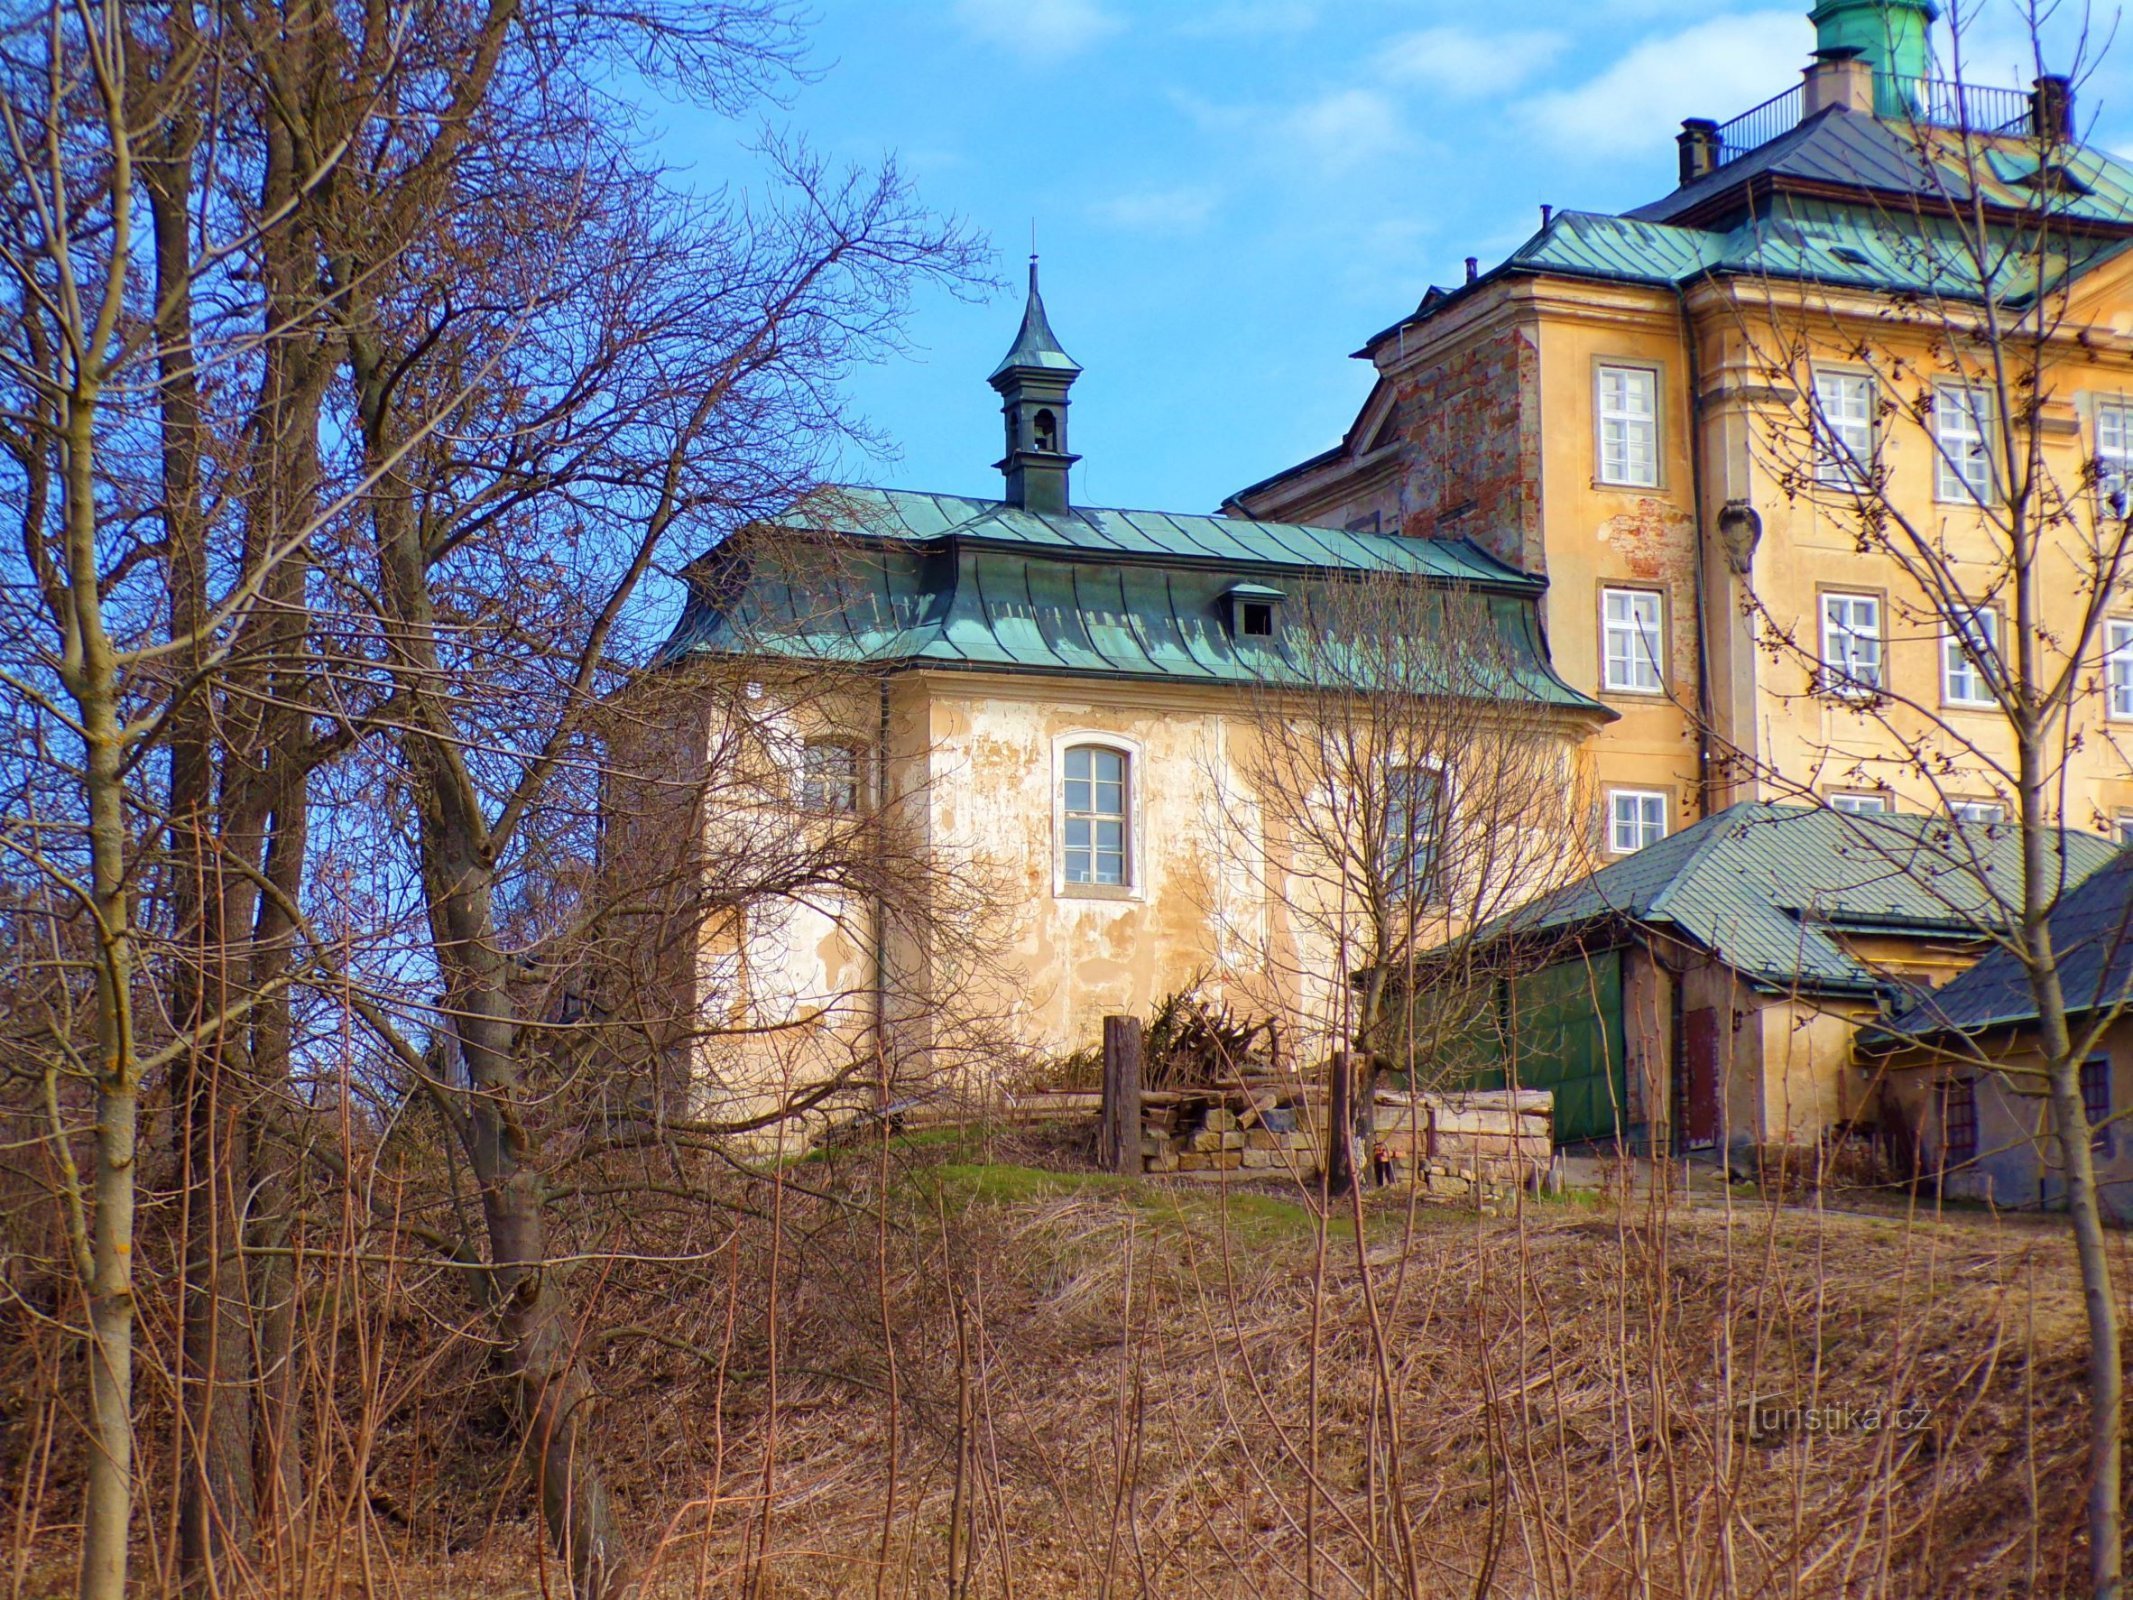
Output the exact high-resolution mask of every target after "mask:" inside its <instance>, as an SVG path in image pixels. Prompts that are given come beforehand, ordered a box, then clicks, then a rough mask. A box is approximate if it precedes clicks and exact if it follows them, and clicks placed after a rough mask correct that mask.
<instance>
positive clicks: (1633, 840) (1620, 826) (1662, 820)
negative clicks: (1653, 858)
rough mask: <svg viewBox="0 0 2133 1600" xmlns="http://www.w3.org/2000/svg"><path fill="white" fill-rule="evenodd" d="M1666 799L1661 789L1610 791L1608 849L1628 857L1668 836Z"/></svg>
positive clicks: (1608, 799)
mask: <svg viewBox="0 0 2133 1600" xmlns="http://www.w3.org/2000/svg"><path fill="white" fill-rule="evenodd" d="M1666 798H1667V797H1666V792H1665V791H1664V790H1661V789H1611V790H1609V791H1608V794H1607V848H1608V849H1609V850H1610V851H1611V852H1613V853H1614V854H1615V855H1618V856H1626V855H1630V854H1633V853H1634V852H1636V851H1638V850H1642V849H1643V848H1644V847H1645V846H1646V845H1648V844H1657V843H1658V842H1659V841H1660V840H1661V839H1664V838H1665V837H1666Z"/></svg>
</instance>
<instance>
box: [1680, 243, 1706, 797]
mask: <svg viewBox="0 0 2133 1600" xmlns="http://www.w3.org/2000/svg"><path fill="white" fill-rule="evenodd" d="M1674 301H1675V303H1676V304H1677V305H1678V306H1679V307H1680V309H1681V345H1682V357H1683V371H1684V374H1685V375H1686V377H1687V379H1688V386H1689V497H1690V500H1691V502H1692V504H1691V506H1690V515H1691V517H1692V518H1693V520H1694V527H1695V531H1696V570H1695V584H1694V594H1695V597H1696V815H1697V817H1698V819H1699V820H1700V819H1701V818H1704V817H1708V816H1709V815H1710V814H1711V801H1712V798H1713V794H1712V790H1713V787H1714V784H1715V780H1714V778H1713V776H1712V773H1713V769H1714V767H1715V766H1716V762H1715V761H1714V759H1713V756H1712V753H1711V746H1712V729H1711V720H1712V719H1711V628H1710V602H1709V597H1708V596H1707V594H1706V593H1705V589H1706V583H1707V580H1706V578H1705V576H1704V573H1705V568H1706V566H1707V565H1708V562H1709V557H1710V549H1709V544H1710V540H1709V535H1708V532H1707V531H1706V529H1705V527H1704V510H1703V479H1704V469H1703V374H1702V373H1701V372H1700V371H1699V370H1698V365H1697V354H1696V319H1695V318H1694V317H1693V316H1692V315H1691V314H1690V312H1689V291H1688V290H1687V289H1686V288H1684V287H1683V286H1682V285H1681V284H1680V283H1676V284H1675V285H1674Z"/></svg>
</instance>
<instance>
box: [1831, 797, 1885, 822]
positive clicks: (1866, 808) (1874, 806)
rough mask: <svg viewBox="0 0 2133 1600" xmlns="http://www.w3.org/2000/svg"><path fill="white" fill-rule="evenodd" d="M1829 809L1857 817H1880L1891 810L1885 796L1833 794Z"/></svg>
mask: <svg viewBox="0 0 2133 1600" xmlns="http://www.w3.org/2000/svg"><path fill="white" fill-rule="evenodd" d="M1829 809H1830V810H1832V811H1842V812H1845V813H1847V814H1848V815H1851V816H1855V817H1869V816H1872V817H1879V816H1885V815H1887V814H1888V812H1889V810H1890V809H1891V808H1890V806H1889V797H1888V796H1887V795H1885V794H1833V795H1831V796H1830V797H1829Z"/></svg>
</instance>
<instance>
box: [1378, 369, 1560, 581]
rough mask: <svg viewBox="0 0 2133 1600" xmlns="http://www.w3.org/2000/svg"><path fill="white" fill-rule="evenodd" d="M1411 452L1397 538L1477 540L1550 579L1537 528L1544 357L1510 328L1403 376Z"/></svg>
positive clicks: (1403, 414) (1400, 404)
mask: <svg viewBox="0 0 2133 1600" xmlns="http://www.w3.org/2000/svg"><path fill="white" fill-rule="evenodd" d="M1393 381H1394V382H1395V383H1396V384H1397V385H1398V389H1399V397H1398V400H1397V401H1396V407H1397V415H1398V416H1399V417H1400V419H1401V420H1402V423H1403V429H1402V431H1403V432H1404V434H1405V436H1406V440H1407V445H1408V450H1407V458H1406V465H1405V468H1404V471H1403V473H1402V476H1401V479H1400V508H1399V509H1400V528H1401V531H1402V532H1405V533H1408V534H1412V535H1415V536H1417V537H1420V538H1445V539H1472V540H1473V541H1474V542H1475V543H1476V544H1478V545H1480V546H1481V547H1482V548H1483V549H1485V550H1487V551H1489V552H1490V553H1491V554H1492V555H1495V556H1496V557H1498V558H1499V559H1501V560H1504V561H1507V562H1509V563H1510V564H1511V565H1513V566H1515V567H1519V568H1522V569H1523V570H1525V571H1527V572H1545V571H1546V570H1547V558H1546V555H1545V553H1544V551H1543V549H1542V545H1541V527H1540V352H1539V349H1538V347H1537V346H1536V345H1535V343H1534V341H1533V339H1532V337H1531V336H1530V335H1529V334H1528V333H1525V332H1522V331H1521V330H1519V329H1517V328H1504V329H1501V330H1499V331H1497V332H1495V333H1492V334H1489V335H1487V336H1486V337H1484V338H1481V339H1478V340H1475V341H1473V342H1472V343H1469V344H1465V345H1462V346H1460V347H1459V348H1457V349H1455V350H1453V351H1450V352H1448V353H1447V354H1446V355H1445V356H1443V357H1442V358H1441V359H1437V360H1425V361H1422V362H1418V363H1416V364H1415V365H1414V366H1413V367H1412V368H1410V369H1408V370H1406V371H1402V372H1399V373H1397V374H1396V375H1395V376H1394V378H1393Z"/></svg>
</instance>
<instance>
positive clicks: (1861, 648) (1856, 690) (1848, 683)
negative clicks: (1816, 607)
mask: <svg viewBox="0 0 2133 1600" xmlns="http://www.w3.org/2000/svg"><path fill="white" fill-rule="evenodd" d="M1880 688H1881V597H1880V596H1879V595H1873V594H1825V595H1823V596H1822V689H1823V691H1824V692H1825V693H1828V694H1835V695H1843V696H1845V697H1847V698H1858V699H1865V698H1868V697H1870V696H1872V695H1874V694H1875V693H1877V692H1878V691H1879V690H1880Z"/></svg>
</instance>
